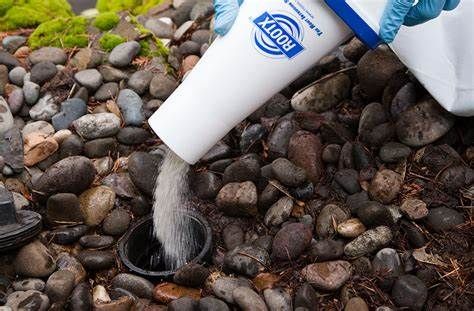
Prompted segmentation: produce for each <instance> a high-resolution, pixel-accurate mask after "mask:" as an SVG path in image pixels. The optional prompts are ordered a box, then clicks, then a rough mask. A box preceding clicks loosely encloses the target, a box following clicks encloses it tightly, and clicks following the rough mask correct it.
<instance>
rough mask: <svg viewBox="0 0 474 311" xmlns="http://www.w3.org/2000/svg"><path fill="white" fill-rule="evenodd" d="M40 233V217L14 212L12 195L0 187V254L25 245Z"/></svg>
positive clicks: (21, 211) (34, 214) (29, 212)
mask: <svg viewBox="0 0 474 311" xmlns="http://www.w3.org/2000/svg"><path fill="white" fill-rule="evenodd" d="M40 231H41V215H40V214H38V213H36V212H33V211H27V210H19V211H17V210H15V204H14V203H13V196H12V194H11V193H10V191H8V190H7V189H5V188H4V187H2V186H0V253H1V252H3V251H7V250H11V249H14V248H18V247H20V246H22V245H24V244H26V243H27V242H28V241H30V240H31V239H33V238H34V237H35V236H36V235H38V234H39V233H40Z"/></svg>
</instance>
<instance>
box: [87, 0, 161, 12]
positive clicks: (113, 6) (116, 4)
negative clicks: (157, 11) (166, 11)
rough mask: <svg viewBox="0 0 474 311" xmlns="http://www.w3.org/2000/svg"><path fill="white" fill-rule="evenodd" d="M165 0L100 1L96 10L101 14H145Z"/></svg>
mask: <svg viewBox="0 0 474 311" xmlns="http://www.w3.org/2000/svg"><path fill="white" fill-rule="evenodd" d="M162 1H163V0H98V1H97V5H96V8H97V10H99V12H120V11H130V12H132V13H133V14H143V13H145V12H146V11H148V10H149V9H151V8H152V7H154V6H155V5H157V4H160V3H161V2H162Z"/></svg>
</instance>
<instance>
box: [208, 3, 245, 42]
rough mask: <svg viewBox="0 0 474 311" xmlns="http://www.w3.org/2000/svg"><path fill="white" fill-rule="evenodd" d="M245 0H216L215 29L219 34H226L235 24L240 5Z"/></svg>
mask: <svg viewBox="0 0 474 311" xmlns="http://www.w3.org/2000/svg"><path fill="white" fill-rule="evenodd" d="M242 2H244V0H214V10H215V12H216V14H215V16H214V18H215V20H214V31H215V32H216V33H217V34H218V35H221V36H223V35H225V34H226V33H228V32H229V30H230V28H231V27H232V25H233V24H234V21H235V19H236V18H237V14H238V13H239V6H240V5H241V4H242Z"/></svg>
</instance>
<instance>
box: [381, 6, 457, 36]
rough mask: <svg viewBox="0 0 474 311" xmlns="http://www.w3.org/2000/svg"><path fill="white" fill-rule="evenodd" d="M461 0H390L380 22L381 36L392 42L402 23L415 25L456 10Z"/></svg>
mask: <svg viewBox="0 0 474 311" xmlns="http://www.w3.org/2000/svg"><path fill="white" fill-rule="evenodd" d="M460 1H461V0H419V1H418V3H417V4H416V5H413V4H414V3H415V0H389V1H388V4H387V6H386V8H385V11H384V14H383V16H382V20H381V22H380V34H379V36H380V38H381V39H382V40H383V41H385V42H387V43H390V42H392V41H393V39H395V36H396V35H397V33H398V30H400V27H401V26H402V25H405V26H415V25H418V24H422V23H425V22H427V21H429V20H431V19H433V18H436V17H438V16H439V15H440V14H441V12H442V11H443V10H444V11H451V10H454V9H455V8H456V7H457V6H458V5H459V2H460Z"/></svg>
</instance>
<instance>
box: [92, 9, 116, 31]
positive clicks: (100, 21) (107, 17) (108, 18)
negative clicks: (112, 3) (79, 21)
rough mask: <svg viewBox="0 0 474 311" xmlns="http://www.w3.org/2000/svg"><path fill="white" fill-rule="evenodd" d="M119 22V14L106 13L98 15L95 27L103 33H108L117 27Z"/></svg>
mask: <svg viewBox="0 0 474 311" xmlns="http://www.w3.org/2000/svg"><path fill="white" fill-rule="evenodd" d="M119 21H120V16H118V15H117V13H114V12H105V13H101V14H99V15H97V17H96V18H95V20H94V23H93V25H94V26H95V27H97V28H99V29H100V30H102V31H107V30H110V29H112V28H114V27H115V26H117V24H118V23H119Z"/></svg>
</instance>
